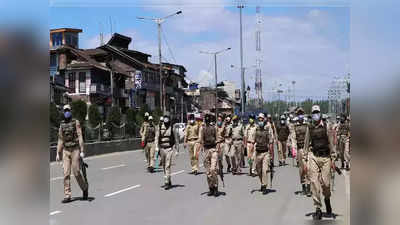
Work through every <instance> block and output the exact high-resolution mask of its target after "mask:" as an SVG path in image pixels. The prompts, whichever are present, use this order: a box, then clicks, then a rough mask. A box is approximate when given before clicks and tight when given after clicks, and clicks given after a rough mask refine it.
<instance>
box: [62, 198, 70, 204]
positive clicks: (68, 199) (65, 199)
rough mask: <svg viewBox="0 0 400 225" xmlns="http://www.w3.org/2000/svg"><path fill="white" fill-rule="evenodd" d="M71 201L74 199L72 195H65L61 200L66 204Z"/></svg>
mask: <svg viewBox="0 0 400 225" xmlns="http://www.w3.org/2000/svg"><path fill="white" fill-rule="evenodd" d="M71 201H72V199H71V197H65V198H64V199H63V200H62V201H61V203H63V204H65V203H69V202H71Z"/></svg>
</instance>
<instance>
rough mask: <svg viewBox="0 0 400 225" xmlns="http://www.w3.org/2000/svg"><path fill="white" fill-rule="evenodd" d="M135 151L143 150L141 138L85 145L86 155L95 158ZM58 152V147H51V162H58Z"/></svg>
mask: <svg viewBox="0 0 400 225" xmlns="http://www.w3.org/2000/svg"><path fill="white" fill-rule="evenodd" d="M134 149H141V146H140V138H132V139H124V140H114V141H102V142H95V143H87V144H85V155H86V156H95V155H102V154H107V153H113V152H124V151H129V150H134ZM56 151H57V146H51V147H50V162H53V161H55V160H56ZM61 157H62V156H61Z"/></svg>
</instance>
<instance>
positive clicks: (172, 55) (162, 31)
mask: <svg viewBox="0 0 400 225" xmlns="http://www.w3.org/2000/svg"><path fill="white" fill-rule="evenodd" d="M161 33H162V35H163V37H164V42H165V44H166V45H167V47H168V51H169V54H170V55H171V58H172V60H173V61H174V63H175V64H176V60H175V57H174V54H173V53H172V50H171V48H170V47H169V44H168V41H167V38H166V35H165V33H164V30H163V29H162V28H161Z"/></svg>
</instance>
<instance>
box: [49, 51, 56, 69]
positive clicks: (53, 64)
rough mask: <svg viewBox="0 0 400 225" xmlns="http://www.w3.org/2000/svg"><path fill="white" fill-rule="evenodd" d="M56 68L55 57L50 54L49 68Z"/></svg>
mask: <svg viewBox="0 0 400 225" xmlns="http://www.w3.org/2000/svg"><path fill="white" fill-rule="evenodd" d="M56 66H57V55H56V54H51V55H50V67H56Z"/></svg>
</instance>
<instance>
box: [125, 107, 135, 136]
mask: <svg viewBox="0 0 400 225" xmlns="http://www.w3.org/2000/svg"><path fill="white" fill-rule="evenodd" d="M135 122H136V111H135V110H133V109H131V108H129V109H128V110H126V133H127V134H128V135H129V136H134V135H135V126H136V124H135Z"/></svg>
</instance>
